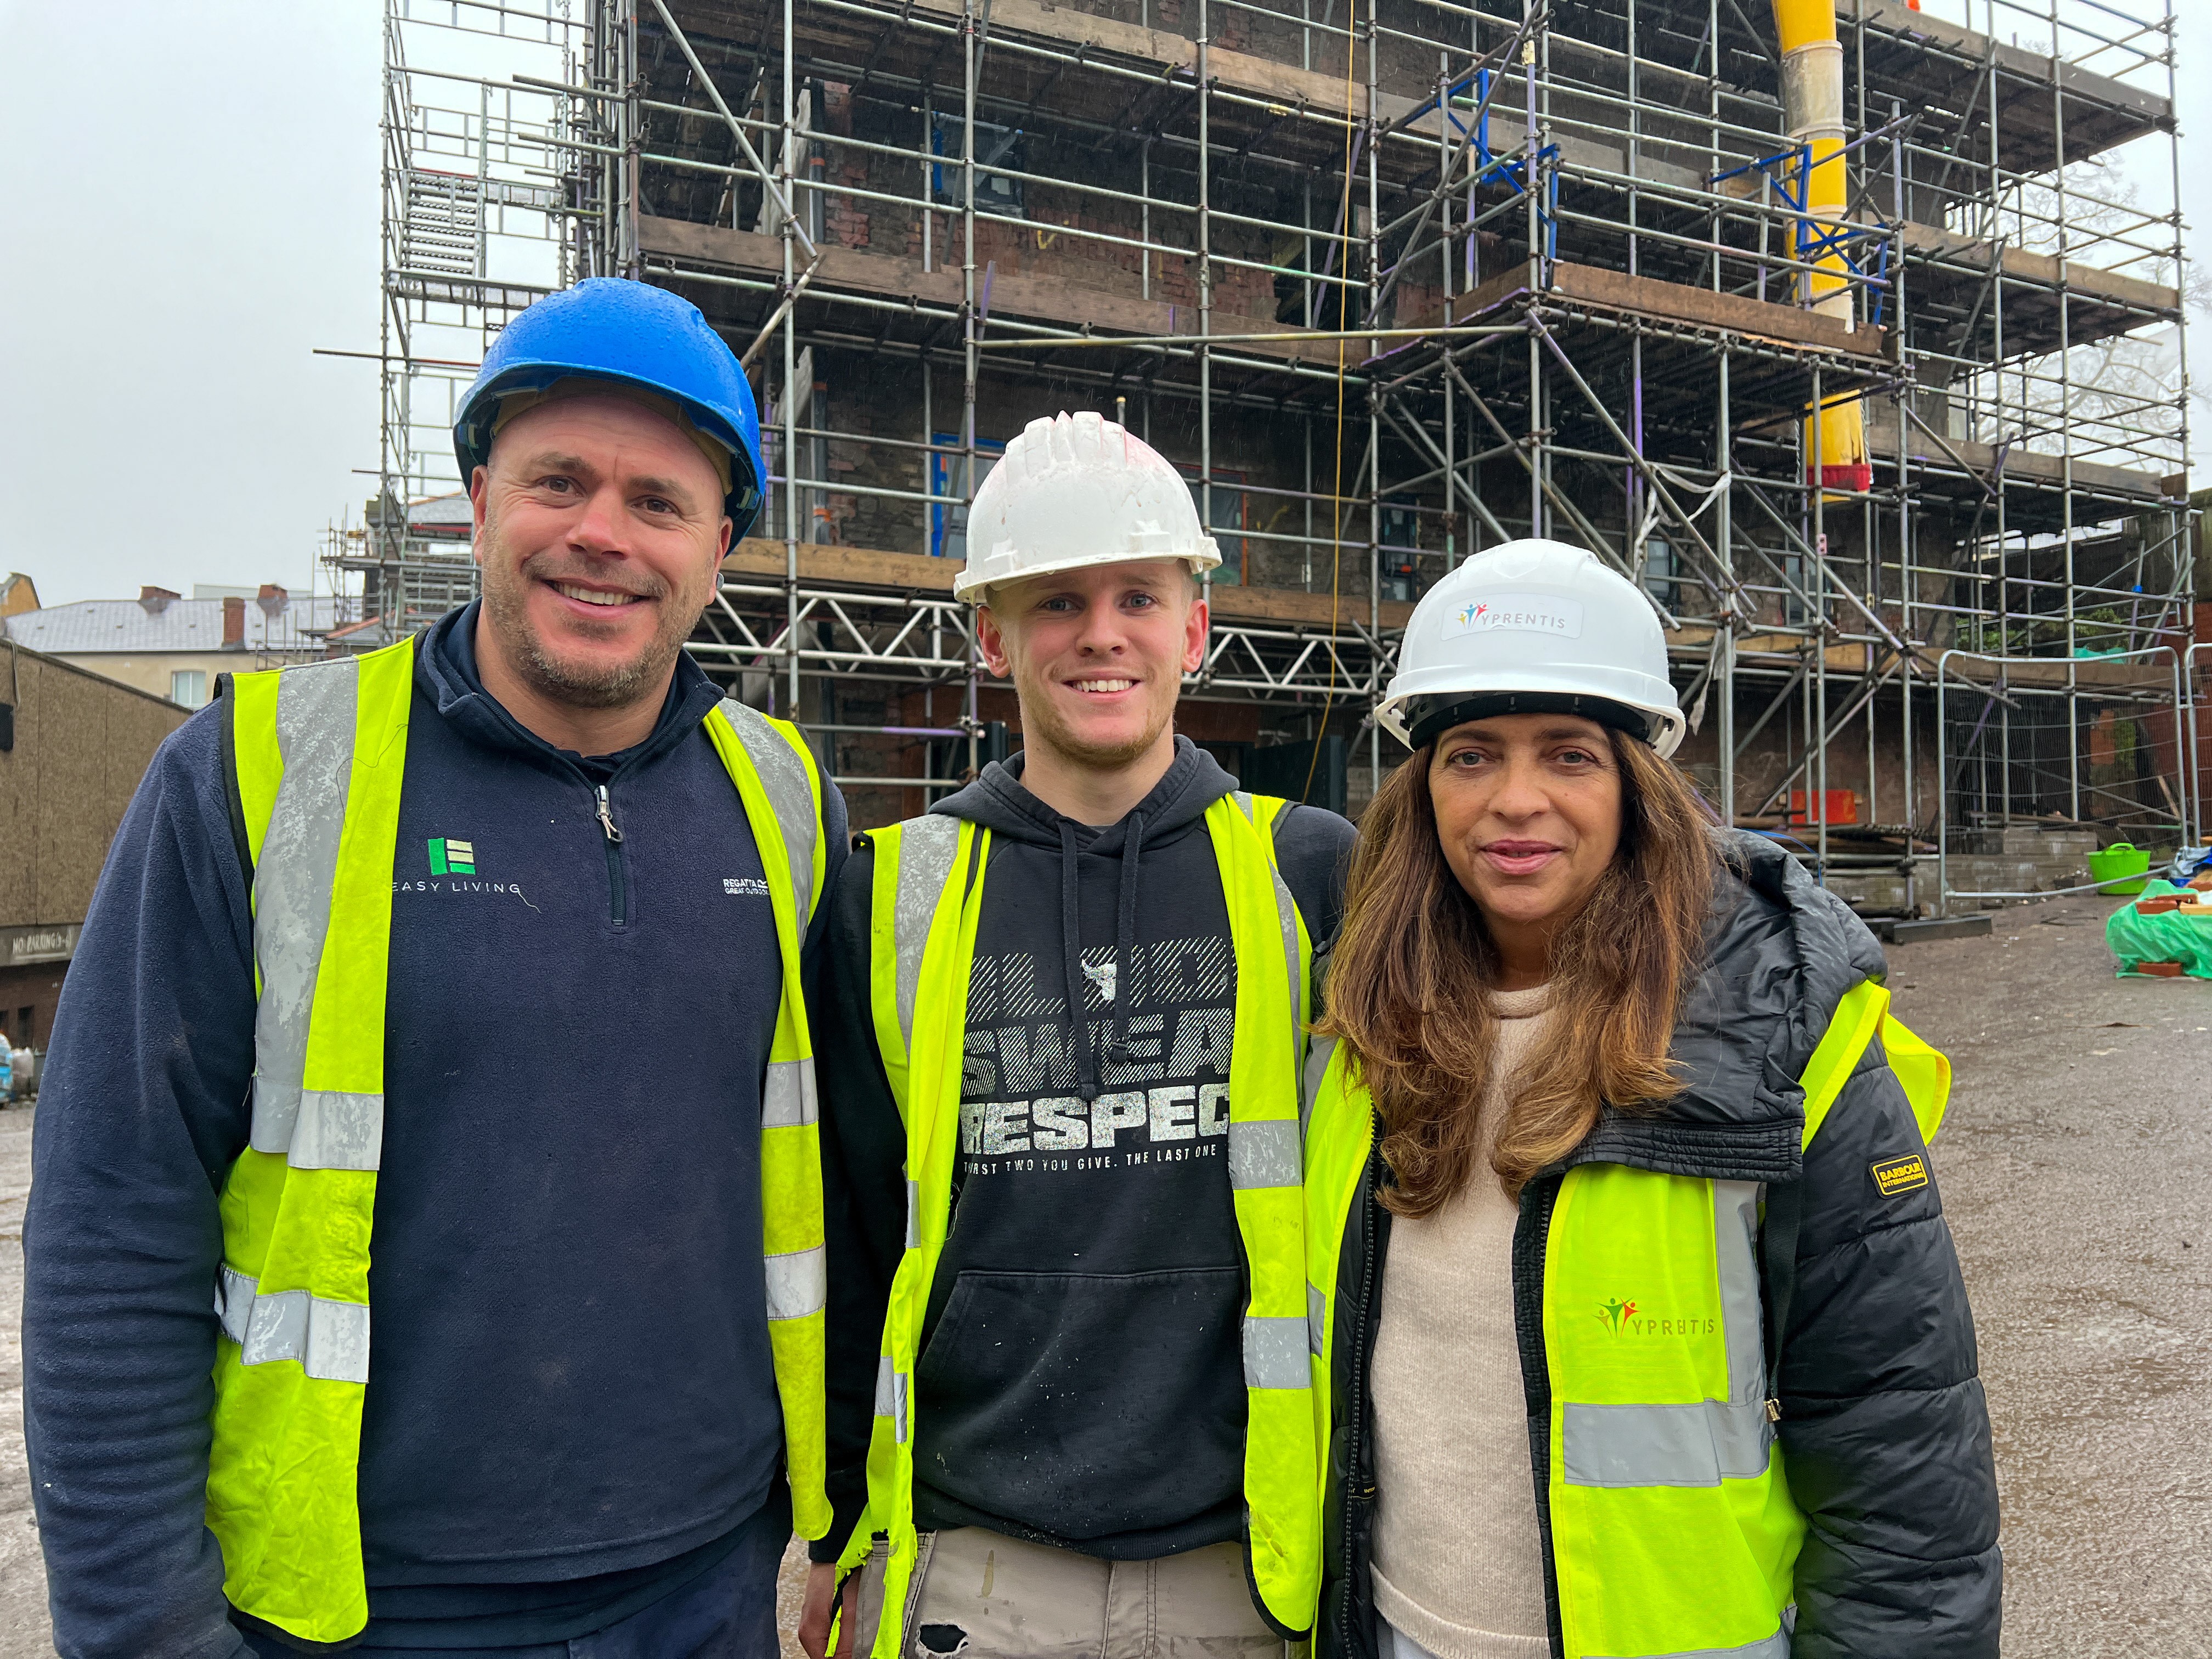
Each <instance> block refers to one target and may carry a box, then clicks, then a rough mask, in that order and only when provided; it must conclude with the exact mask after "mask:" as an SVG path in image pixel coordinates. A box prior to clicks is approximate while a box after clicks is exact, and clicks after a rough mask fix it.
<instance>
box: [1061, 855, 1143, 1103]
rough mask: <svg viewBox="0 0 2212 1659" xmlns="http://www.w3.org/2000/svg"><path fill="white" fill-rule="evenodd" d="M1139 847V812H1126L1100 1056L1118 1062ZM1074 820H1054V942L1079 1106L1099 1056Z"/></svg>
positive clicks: (1123, 1048)
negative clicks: (1110, 1018)
mask: <svg viewBox="0 0 2212 1659" xmlns="http://www.w3.org/2000/svg"><path fill="white" fill-rule="evenodd" d="M1144 847H1145V815H1144V814H1143V813H1142V812H1132V813H1130V814H1129V817H1128V822H1127V828H1126V829H1125V830H1124V832H1123V835H1122V839H1121V894H1120V904H1119V906H1118V907H1117V908H1119V910H1120V916H1119V918H1118V926H1117V927H1116V929H1115V950H1114V997H1113V1001H1114V1036H1113V1040H1112V1041H1111V1042H1109V1044H1108V1045H1107V1048H1106V1058H1107V1059H1109V1060H1115V1061H1119V1060H1124V1059H1125V1058H1126V1057H1127V1054H1128V1051H1129V999H1130V997H1131V995H1132V994H1133V977H1134V975H1133V969H1134V966H1135V963H1136V959H1137V865H1138V861H1139V858H1140V857H1141V855H1142V854H1143V852H1144ZM1079 855H1080V854H1079V849H1078V848H1077V847H1076V844H1075V824H1074V823H1073V821H1072V820H1071V819H1067V818H1062V819H1061V820H1060V959H1061V963H1062V970H1063V972H1064V973H1065V974H1066V981H1067V1016H1068V1022H1069V1024H1072V1025H1073V1027H1074V1028H1075V1066H1076V1079H1077V1081H1076V1089H1077V1092H1078V1093H1079V1094H1080V1095H1081V1096H1082V1097H1083V1099H1084V1102H1085V1104H1088V1103H1090V1102H1091V1101H1094V1100H1096V1099H1097V1098H1098V1089H1099V1082H1098V1070H1099V1056H1098V1053H1097V1047H1096V1045H1095V1044H1094V1043H1093V1042H1091V1022H1090V1020H1089V1019H1088V1018H1086V1017H1085V1012H1084V1006H1083V1004H1084V996H1083V977H1084V976H1083V907H1082V903H1081V899H1080V892H1081V889H1080V886H1079V881H1078V878H1077V869H1076V860H1077V859H1078V857H1079Z"/></svg>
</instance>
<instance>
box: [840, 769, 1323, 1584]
mask: <svg viewBox="0 0 2212 1659" xmlns="http://www.w3.org/2000/svg"><path fill="white" fill-rule="evenodd" d="M1019 768H1020V760H1019V758H1018V757H1017V758H1016V760H1015V761H1014V763H1012V765H1011V766H1007V767H1001V766H996V765H994V766H992V767H990V768H988V769H986V770H985V772H984V774H983V775H982V777H981V779H979V780H978V781H976V782H975V783H974V784H972V785H971V786H969V787H968V788H965V789H963V790H962V791H960V792H959V793H957V794H955V795H953V796H951V797H950V798H948V799H945V800H943V801H940V802H939V803H938V805H937V806H936V807H935V809H934V810H935V811H938V812H942V813H946V814H949V815H951V816H952V817H959V818H964V819H968V820H969V821H971V822H974V823H978V824H981V825H984V826H986V827H987V828H988V829H990V830H991V831H992V840H991V853H990V859H989V862H988V865H987V868H986V870H985V872H984V875H983V903H982V913H981V920H980V922H979V926H978V929H977V933H976V940H975V964H974V967H973V969H972V971H971V975H970V978H969V1006H968V1022H969V1023H968V1035H967V1066H966V1071H965V1077H964V1079H963V1088H962V1110H961V1156H960V1160H959V1164H958V1166H957V1175H956V1176H955V1191H954V1206H953V1213H952V1221H951V1231H950V1233H949V1235H948V1237H947V1238H946V1240H945V1251H944V1254H943V1255H942V1256H941V1257H940V1258H939V1265H938V1270H937V1278H936V1282H935V1284H934V1285H933V1287H932V1290H931V1294H930V1298H929V1307H928V1311H927V1318H926V1321H925V1322H924V1325H923V1328H922V1344H921V1357H920V1359H919V1361H918V1362H917V1364H916V1374H915V1519H916V1523H917V1524H918V1525H919V1526H920V1527H921V1528H923V1529H924V1530H927V1529H929V1528H940V1527H957V1526H981V1527H987V1528H990V1529H991V1530H993V1531H994V1532H1000V1533H1003V1534H1007V1535H1009V1536H1011V1537H1017V1538H1025V1539H1030V1540H1032V1541H1037V1542H1041V1543H1047V1544H1053V1545H1058V1546H1060V1547H1065V1548H1070V1549H1074V1550H1078V1551H1080V1552H1081V1553H1085V1554H1086V1555H1092V1556H1098V1557H1103V1558H1106V1559H1116V1560H1141V1559H1149V1558H1152V1557H1155V1556H1160V1555H1169V1554H1174V1553H1178V1552H1180V1551H1183V1550H1188V1549H1195V1548H1198V1547H1200V1546H1202V1545H1206V1544H1213V1543H1220V1542H1224V1541H1229V1540H1233V1539H1236V1538H1238V1537H1239V1536H1241V1533H1242V1526H1243V1441H1244V1384H1243V1361H1242V1358H1241V1355H1240V1352H1239V1348H1238V1331H1239V1328H1240V1322H1241V1321H1242V1319H1243V1311H1244V1305H1245V1302H1246V1297H1247V1293H1246V1282H1245V1268H1244V1263H1243V1250H1242V1248H1241V1245H1240V1243H1239V1240H1238V1237H1237V1220H1236V1214H1235V1211H1234V1209H1233V1207H1232V1206H1231V1199H1230V1187H1229V1170H1228V1161H1227V1157H1226V1147H1227V1135H1226V1130H1227V1117H1228V1105H1227V1095H1228V1090H1227V1084H1228V1079H1229V1048H1230V1036H1231V1030H1232V1027H1233V1021H1234V1009H1235V1003H1236V971H1235V966H1236V964H1235V957H1234V952H1233V951H1232V950H1231V945H1230V934H1229V915H1228V908H1227V905H1226V902H1225V900H1224V898H1223V896H1222V890H1221V879H1220V876H1219V873H1218V869H1217V867H1216V866H1215V862H1214V856H1213V848H1212V839H1211V837H1209V836H1208V835H1207V834H1206V827H1205V824H1204V822H1203V820H1204V817H1205V814H1206V808H1207V807H1208V806H1210V805H1212V803H1213V802H1214V801H1216V800H1218V799H1219V798H1220V797H1221V796H1223V795H1225V794H1226V793H1229V792H1230V791H1231V789H1233V788H1234V787H1236V781H1235V780H1234V779H1232V778H1231V777H1230V775H1228V774H1227V773H1225V772H1224V771H1223V770H1222V769H1220V768H1219V767H1218V766H1217V765H1216V764H1215V763H1213V761H1212V758H1211V757H1208V756H1207V755H1206V753H1205V752H1204V751H1203V750H1199V749H1197V748H1195V747H1194V746H1193V745H1192V744H1191V743H1190V742H1189V740H1188V738H1177V739H1176V758H1175V761H1174V763H1172V764H1171V765H1170V768H1169V769H1168V771H1167V773H1166V775H1164V776H1163V777H1162V778H1161V780H1160V781H1159V783H1158V786H1157V787H1155V788H1154V789H1153V790H1152V793H1150V794H1149V795H1147V796H1146V798H1145V799H1144V800H1143V801H1142V802H1141V803H1140V804H1139V805H1138V806H1137V807H1136V808H1135V809H1134V810H1133V811H1131V812H1130V813H1129V814H1128V816H1127V817H1125V818H1123V819H1122V820H1121V822H1120V823H1115V824H1112V825H1109V826H1107V827H1106V828H1103V829H1096V828H1092V827H1091V826H1088V825H1085V824H1079V823H1075V822H1074V821H1073V819H1069V818H1065V817H1061V816H1060V814H1059V813H1058V812H1055V811H1054V810H1053V809H1052V808H1050V807H1049V806H1047V805H1045V804H1044V803H1043V802H1042V801H1040V800H1039V799H1036V796H1034V795H1032V794H1030V792H1029V791H1028V790H1027V789H1025V788H1024V787H1022V784H1021V781H1020V771H1019ZM1352 833H1353V832H1352V826H1351V825H1350V824H1349V823H1346V822H1345V820H1344V819H1342V818H1340V817H1337V816H1336V815H1335V814H1334V813H1333V812H1328V811H1321V810H1319V809H1317V808H1313V807H1304V806H1294V807H1291V808H1290V809H1288V810H1287V811H1285V813H1284V815H1283V816H1282V817H1279V818H1278V819H1277V821H1276V828H1275V844H1276V852H1277V857H1278V860H1279V864H1280V866H1281V869H1282V872H1283V878H1284V880H1285V884H1287V885H1288V886H1289V888H1290V890H1291V896H1292V898H1293V899H1294V900H1295V901H1296V902H1297V906H1298V909H1299V913H1300V915H1302V916H1303V917H1304V920H1305V924H1306V927H1307V931H1308V933H1310V935H1311V936H1312V938H1313V939H1314V942H1315V945H1316V948H1320V947H1321V946H1322V945H1325V944H1326V943H1327V942H1328V939H1330V938H1332V937H1333V935H1334V932H1335V928H1336V923H1337V917H1338V915H1339V911H1340V904H1341V896H1342V885H1343V878H1344V873H1345V868H1346V863H1347V860H1348V855H1349V853H1350V849H1351V845H1352ZM873 869H874V859H873V855H872V853H871V851H870V850H869V848H868V847H867V845H866V838H865V837H862V838H861V839H860V842H859V844H858V845H857V846H856V848H855V850H854V856H853V859H852V860H851V862H850V863H849V864H848V867H847V872H846V875H845V878H844V879H843V880H842V883H841V884H840V885H839V887H838V890H837V893H836V897H835V899H834V900H833V902H832V911H831V916H830V922H829V929H830V931H829V949H828V951H827V953H826V954H825V957H824V959H823V970H824V975H825V983H824V985H823V987H822V1012H821V1014H820V1015H819V1016H818V1025H817V1032H816V1042H815V1047H816V1052H817V1055H818V1056H819V1064H820V1066H821V1071H822V1084H823V1165H824V1168H823V1182H824V1188H825V1196H826V1199H827V1203H828V1209H829V1253H830V1258H829V1283H830V1298H831V1299H830V1309H829V1319H830V1330H829V1342H830V1355H829V1362H830V1363H829V1377H830V1404H829V1482H830V1496H831V1498H832V1499H833V1500H834V1501H835V1502H836V1507H837V1524H836V1526H835V1527H833V1528H831V1530H830V1534H829V1537H827V1538H825V1539H823V1540H822V1541H820V1542H819V1543H817V1545H816V1546H815V1547H814V1557H815V1559H817V1560H825V1559H834V1557H835V1555H836V1552H837V1550H838V1548H839V1547H841V1546H842V1544H843V1542H844V1541H845V1538H846V1536H847V1535H848V1534H849V1532H850V1531H851V1529H852V1525H853V1522H854V1519H855V1518H856V1517H857V1516H858V1514H859V1511H860V1507H861V1504H862V1502H863V1500H864V1498H865V1495H866V1472H865V1464H866V1451H867V1442H868V1434H869V1429H870V1425H871V1422H872V1415H873V1412H874V1381H875V1372H876V1355H877V1352H878V1346H879V1343H880V1340H881V1335H882V1329H883V1316H884V1304H885V1301H886V1299H887V1297H888V1294H889V1291H890V1280H891V1275H892V1273H894V1271H895V1270H896V1267H897V1266H898V1261H899V1255H900V1251H901V1249H902V1244H903V1227H904V1218H905V1213H906V1209H905V1199H904V1192H903V1182H904V1170H903V1157H904V1152H905V1131H904V1128H903V1127H902V1123H901V1121H900V1118H899V1115H898V1111H897V1109H896V1105H895V1104H894V1103H893V1102H892V1099H891V1096H890V1089H889V1087H888V1085H886V1084H885V1082H884V1071H883V1065H882V1060H881V1058H880V1056H879V1055H878V1052H877V1049H876V1047H875V1042H874V1035H873V1034H874V1023H873V1019H872V1015H871V1013H870V1006H869V996H868V971H869V966H868V965H869V951H868V935H869V915H868V909H869V896H870V891H871V889H872V884H873ZM1071 986H1073V988H1074V994H1075V996H1076V997H1077V998H1078V999H1079V1006H1080V1008H1081V1010H1082V1012H1083V1015H1084V1018H1083V1019H1082V1020H1081V1022H1080V1024H1079V1025H1076V1024H1071V1021H1070V1019H1069V1016H1068V1006H1069V998H1070V987H1071Z"/></svg>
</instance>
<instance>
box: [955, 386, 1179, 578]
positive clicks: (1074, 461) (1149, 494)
mask: <svg viewBox="0 0 2212 1659" xmlns="http://www.w3.org/2000/svg"><path fill="white" fill-rule="evenodd" d="M968 549H969V553H968V565H967V568H965V569H963V571H962V572H961V573H960V574H959V575H958V576H957V577H956V578H954V580H953V583H952V593H953V597H954V598H956V599H979V598H980V596H981V592H982V591H983V590H984V589H986V588H989V587H994V586H997V585H998V584H1000V583H1001V582H1017V581H1020V580H1023V579H1024V578H1025V577H1029V576H1045V575H1050V574H1052V573H1054V571H1060V570H1080V569H1083V568H1086V567H1088V566H1091V565H1099V564H1130V563H1134V562H1139V561H1140V560H1146V559H1180V560H1182V562H1183V563H1185V564H1187V565H1188V566H1189V567H1190V569H1191V574H1194V575H1196V574H1199V573H1200V572H1202V571H1206V570H1211V569H1212V568H1214V566H1216V565H1218V564H1219V563H1220V562H1221V551H1220V550H1219V549H1218V548H1217V547H1216V546H1215V545H1214V544H1213V538H1212V537H1211V536H1209V535H1207V534H1206V529H1205V526H1202V525H1200V523H1199V521H1198V507H1197V506H1196V504H1195V503H1194V502H1193V501H1192V500H1191V498H1190V486H1189V485H1188V484H1187V483H1184V482H1183V479H1182V474H1180V473H1179V472H1177V471H1176V470H1175V467H1174V465H1172V464H1171V463H1170V462H1169V461H1168V459H1166V458H1165V457H1164V456H1163V455H1162V454H1161V453H1159V452H1158V450H1156V449H1154V448H1153V447H1152V446H1151V445H1150V444H1148V443H1146V441H1144V440H1143V439H1141V438H1139V437H1136V436H1134V435H1132V434H1130V433H1129V432H1127V431H1125V430H1124V429H1123V428H1121V427H1119V426H1117V425H1115V423H1114V422H1112V421H1109V420H1107V419H1106V418H1105V417H1104V416H1100V415H1097V414H1094V413H1092V412H1091V410H1084V411H1083V412H1082V413H1081V414H1079V415H1069V414H1067V413H1066V412H1064V411H1063V412H1062V413H1060V414H1059V415H1056V416H1053V417H1051V418H1050V419H1040V420H1035V421H1031V422H1030V423H1029V425H1028V426H1026V427H1024V428H1023V429H1022V435H1021V436H1019V437H1018V438H1016V439H1015V440H1014V441H1012V443H1010V444H1008V445H1007V446H1006V453H1005V454H1004V455H1002V456H1000V458H999V464H998V465H996V466H995V467H994V468H992V470H991V476H990V477H987V478H986V479H984V480H983V486H982V488H981V489H978V490H977V491H976V492H975V502H974V504H973V505H971V506H970V507H969V509H968Z"/></svg>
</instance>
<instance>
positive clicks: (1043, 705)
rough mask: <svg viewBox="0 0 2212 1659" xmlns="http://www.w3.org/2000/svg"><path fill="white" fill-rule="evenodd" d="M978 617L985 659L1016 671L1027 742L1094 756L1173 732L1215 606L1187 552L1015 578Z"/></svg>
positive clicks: (1092, 761)
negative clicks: (1186, 560)
mask: <svg viewBox="0 0 2212 1659" xmlns="http://www.w3.org/2000/svg"><path fill="white" fill-rule="evenodd" d="M977 624H978V633H979V635H980V639H981V645H982V648H983V660H984V662H985V663H986V664H987V665H988V666H989V668H990V670H991V671H992V672H993V673H994V674H995V675H997V676H999V678H1001V679H1004V678H1006V677H1007V676H1009V675H1011V676H1012V678H1013V682H1014V690H1015V693H1016V695H1017V696H1019V698H1020V699H1021V705H1022V739H1023V742H1024V744H1036V743H1042V744H1048V745H1049V746H1050V747H1052V748H1053V749H1054V750H1058V751H1059V752H1060V754H1062V755H1064V756H1066V757H1067V758H1068V759H1070V760H1073V761H1077V762H1079V763H1085V764H1088V765H1091V766H1100V767H1119V766H1126V765H1127V764H1128V763H1130V762H1132V761H1134V760H1136V759H1138V758H1139V757H1141V756H1143V755H1145V754H1146V752H1147V751H1149V750H1152V748H1153V747H1154V746H1155V745H1157V744H1159V743H1161V742H1163V741H1164V740H1166V738H1167V737H1168V733H1169V731H1170V726H1171V725H1172V724H1173V722H1174V720H1175V705H1176V697H1177V696H1179V695H1180V694H1181V692H1182V677H1183V676H1184V675H1185V674H1188V673H1194V672H1195V671H1197V669H1198V667H1199V665H1200V663H1201V662H1202V661H1203V660H1204V659H1205V655H1206V605H1205V604H1204V602H1203V601H1201V600H1200V599H1199V598H1198V596H1197V593H1196V592H1194V589H1193V586H1192V584H1191V580H1190V572H1189V570H1188V568H1187V567H1186V566H1185V565H1184V564H1183V563H1182V561H1181V560H1179V559H1152V560H1147V561H1145V562H1141V563H1135V564H1104V565H1094V566H1092V567H1091V568H1088V569H1085V570H1068V571H1062V572H1060V573H1057V574H1053V575H1049V576H1032V577H1030V578H1029V579H1028V580H1024V581H1018V582H1008V583H1005V584H1003V585H1001V586H997V587H994V588H993V589H991V591H990V593H989V596H988V600H987V603H986V604H985V605H983V607H982V609H981V611H980V613H979V615H978V617H977Z"/></svg>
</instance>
